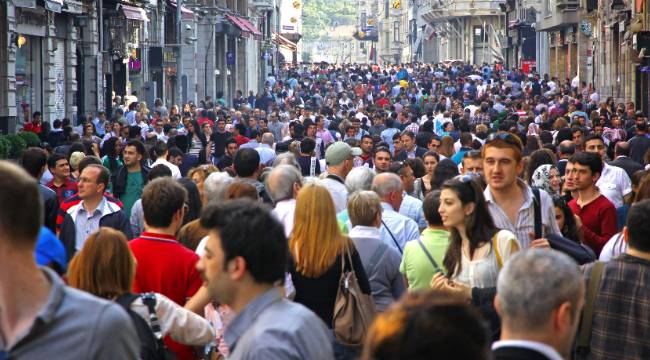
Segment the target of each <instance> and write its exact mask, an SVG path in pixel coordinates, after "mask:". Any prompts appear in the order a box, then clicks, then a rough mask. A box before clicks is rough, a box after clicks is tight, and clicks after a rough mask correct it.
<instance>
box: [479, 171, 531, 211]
mask: <svg viewBox="0 0 650 360" xmlns="http://www.w3.org/2000/svg"><path fill="white" fill-rule="evenodd" d="M517 186H518V187H519V188H520V189H521V190H522V191H523V193H524V203H523V204H522V205H521V207H520V208H519V211H521V210H522V209H527V208H529V207H530V204H531V203H532V202H533V191H532V190H531V189H530V186H528V185H527V184H526V183H525V182H524V181H523V180H521V179H517ZM483 195H484V196H485V201H487V202H491V203H494V204H496V205H497V206H498V205H499V204H498V203H497V202H496V201H495V200H494V197H493V196H492V189H490V185H488V186H487V187H486V188H485V191H484V192H483ZM499 207H500V206H499Z"/></svg>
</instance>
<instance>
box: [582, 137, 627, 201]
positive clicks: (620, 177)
mask: <svg viewBox="0 0 650 360" xmlns="http://www.w3.org/2000/svg"><path fill="white" fill-rule="evenodd" d="M585 151H587V152H590V153H594V154H596V155H598V156H599V157H600V159H601V163H602V173H601V174H600V177H599V178H598V182H597V183H596V186H597V187H598V189H599V190H600V192H601V193H602V194H603V195H605V197H607V198H608V199H609V201H611V202H612V204H614V207H615V208H619V207H621V206H623V205H624V204H625V203H626V202H627V201H629V199H630V197H631V196H632V181H631V180H630V177H629V176H627V174H626V173H625V170H623V169H621V168H619V167H616V166H611V165H608V164H607V163H606V162H605V158H606V156H607V148H606V147H605V142H604V141H603V138H601V137H600V136H598V135H596V134H590V135H589V136H587V138H586V139H585Z"/></svg>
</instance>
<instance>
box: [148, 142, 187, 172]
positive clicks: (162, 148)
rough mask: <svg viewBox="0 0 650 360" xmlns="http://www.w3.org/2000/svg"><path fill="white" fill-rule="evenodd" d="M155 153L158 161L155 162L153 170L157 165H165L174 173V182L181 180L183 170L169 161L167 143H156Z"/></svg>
mask: <svg viewBox="0 0 650 360" xmlns="http://www.w3.org/2000/svg"><path fill="white" fill-rule="evenodd" d="M153 152H154V155H155V156H156V161H154V162H153V163H152V164H151V167H152V168H153V167H154V166H156V165H165V166H167V167H168V168H169V170H171V171H172V178H173V179H174V180H178V179H180V178H181V170H180V169H179V168H178V166H176V165H174V164H172V163H170V162H169V161H167V156H168V155H169V149H168V148H167V143H166V142H164V141H162V140H158V141H156V145H154V148H153Z"/></svg>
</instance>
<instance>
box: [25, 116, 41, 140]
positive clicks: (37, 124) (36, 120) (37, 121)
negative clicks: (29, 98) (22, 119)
mask: <svg viewBox="0 0 650 360" xmlns="http://www.w3.org/2000/svg"><path fill="white" fill-rule="evenodd" d="M42 130H43V124H42V116H41V112H40V111H35V112H34V114H33V115H32V121H30V122H28V123H26V124H25V125H23V131H29V132H33V133H35V134H36V135H40V134H41V131H42Z"/></svg>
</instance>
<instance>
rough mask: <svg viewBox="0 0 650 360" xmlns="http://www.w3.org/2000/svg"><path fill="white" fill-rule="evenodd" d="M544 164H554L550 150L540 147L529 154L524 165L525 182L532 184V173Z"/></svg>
mask: <svg viewBox="0 0 650 360" xmlns="http://www.w3.org/2000/svg"><path fill="white" fill-rule="evenodd" d="M544 164H549V165H555V159H554V158H553V156H552V155H551V153H550V151H547V150H546V149H540V150H536V151H534V152H533V153H532V154H530V156H528V162H527V163H526V166H525V172H524V173H525V179H526V183H528V184H532V182H531V179H532V177H533V173H534V172H535V170H537V168H539V167H540V166H542V165H544Z"/></svg>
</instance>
